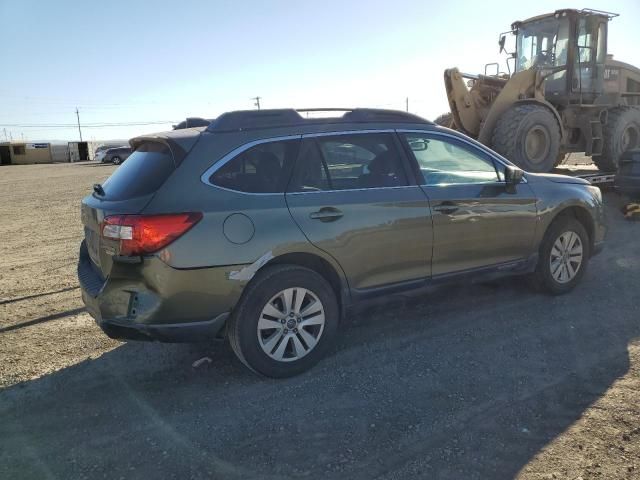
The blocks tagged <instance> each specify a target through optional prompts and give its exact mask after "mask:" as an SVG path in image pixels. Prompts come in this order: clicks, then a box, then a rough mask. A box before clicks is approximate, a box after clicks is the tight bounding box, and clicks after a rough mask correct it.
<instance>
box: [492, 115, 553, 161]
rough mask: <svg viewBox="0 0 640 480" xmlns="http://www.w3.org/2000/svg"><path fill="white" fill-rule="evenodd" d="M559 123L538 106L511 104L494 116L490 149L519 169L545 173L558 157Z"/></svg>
mask: <svg viewBox="0 0 640 480" xmlns="http://www.w3.org/2000/svg"><path fill="white" fill-rule="evenodd" d="M560 139H561V135H560V125H559V124H558V121H557V120H556V117H555V115H554V114H553V112H551V111H550V110H549V109H548V108H547V107H545V106H542V105H532V104H522V105H517V104H516V105H514V106H512V107H511V108H510V109H509V110H507V111H506V112H505V113H503V114H502V116H501V117H500V118H499V119H498V122H497V123H496V126H495V128H494V129H493V135H492V139H491V144H492V148H493V149H494V150H495V151H497V152H498V153H500V154H501V155H503V156H504V157H506V158H508V159H509V160H511V161H512V162H513V163H515V164H516V165H518V166H519V167H520V168H522V169H523V170H526V171H528V172H534V173H546V172H550V171H551V170H553V168H554V167H555V165H556V162H557V160H558V157H559V156H560Z"/></svg>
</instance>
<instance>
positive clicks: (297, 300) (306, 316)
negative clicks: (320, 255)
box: [258, 287, 325, 362]
mask: <svg viewBox="0 0 640 480" xmlns="http://www.w3.org/2000/svg"><path fill="white" fill-rule="evenodd" d="M324 325H325V312H324V306H323V305H322V302H321V301H320V299H319V298H318V297H317V295H315V294H314V293H313V292H312V291H311V290H307V289H305V288H301V287H293V288H287V289H285V290H282V291H280V292H278V293H277V294H276V295H274V296H273V297H272V298H271V300H269V301H268V302H267V304H266V305H265V306H264V307H263V309H262V312H261V314H260V319H259V320H258V342H259V343H260V347H261V348H262V351H263V352H264V353H266V354H267V355H268V356H269V357H271V358H272V359H274V360H276V361H278V362H291V361H294V360H299V359H300V358H302V357H304V356H305V355H307V354H309V353H310V352H311V351H312V350H313V349H314V348H315V347H316V345H317V344H318V341H319V340H320V336H321V335H322V332H323V330H324Z"/></svg>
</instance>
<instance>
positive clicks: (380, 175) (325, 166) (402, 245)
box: [286, 132, 432, 293]
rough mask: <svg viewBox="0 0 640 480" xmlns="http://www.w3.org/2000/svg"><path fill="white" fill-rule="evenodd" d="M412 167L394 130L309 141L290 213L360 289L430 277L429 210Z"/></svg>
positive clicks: (294, 185) (292, 193)
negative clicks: (412, 180)
mask: <svg viewBox="0 0 640 480" xmlns="http://www.w3.org/2000/svg"><path fill="white" fill-rule="evenodd" d="M408 168H409V167H408V165H407V160H406V157H405V156H404V154H403V153H402V151H401V149H400V148H399V145H398V140H397V138H396V136H395V135H394V134H393V133H392V132H371V133H357V132H354V133H349V134H333V135H331V134H329V135H320V136H307V137H305V138H304V139H303V144H302V148H301V150H300V156H299V158H298V161H297V162H296V167H295V171H294V174H293V178H292V180H291V182H290V185H289V188H288V191H287V195H286V199H287V204H288V206H289V210H290V211H291V215H292V216H293V219H294V220H295V221H296V223H297V224H298V225H299V226H300V228H301V229H302V231H303V233H304V234H305V235H306V237H307V238H308V239H309V241H310V242H312V243H313V244H314V245H316V246H317V247H318V248H321V249H322V250H324V251H325V252H327V253H328V254H330V255H331V256H333V258H335V259H336V260H337V262H338V263H339V264H340V265H341V266H342V268H343V270H344V272H345V274H346V276H347V278H348V280H349V284H350V287H351V288H352V289H354V290H355V291H366V290H367V289H371V288H373V287H378V286H383V285H390V284H394V283H401V282H402V283H404V282H409V281H412V280H416V281H419V280H424V279H426V278H427V277H429V275H430V264H431V250H432V248H431V242H432V229H431V218H430V213H429V204H428V201H427V198H426V196H425V194H424V192H423V191H422V190H421V188H420V187H419V186H418V185H410V183H409V180H408V178H409V171H408ZM363 293H364V292H363Z"/></svg>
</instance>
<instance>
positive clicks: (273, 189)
mask: <svg viewBox="0 0 640 480" xmlns="http://www.w3.org/2000/svg"><path fill="white" fill-rule="evenodd" d="M299 143H300V142H299V141H298V140H282V141H275V142H268V143H262V144H260V145H256V146H255V147H252V148H250V149H248V150H246V151H244V152H243V153H241V154H239V155H238V156H237V157H235V158H233V159H232V160H230V161H229V162H227V163H226V164H225V165H223V166H222V167H221V168H219V169H218V170H216V171H215V172H214V173H213V175H211V177H210V178H209V181H210V182H211V183H212V184H213V185H217V186H219V187H223V188H228V189H230V190H237V191H239V192H247V193H278V192H284V189H285V187H286V184H287V181H288V180H289V172H290V171H291V165H292V164H293V161H294V159H295V157H296V155H297V151H298V145H299Z"/></svg>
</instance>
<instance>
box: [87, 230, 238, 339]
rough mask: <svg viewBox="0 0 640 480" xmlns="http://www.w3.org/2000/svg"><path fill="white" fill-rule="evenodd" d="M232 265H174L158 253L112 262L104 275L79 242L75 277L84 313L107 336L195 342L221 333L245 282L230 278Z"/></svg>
mask: <svg viewBox="0 0 640 480" xmlns="http://www.w3.org/2000/svg"><path fill="white" fill-rule="evenodd" d="M233 268H237V267H212V268H200V269H193V270H178V269H174V268H171V267H169V266H168V265H166V264H165V263H164V262H162V261H161V260H160V259H159V258H157V257H149V258H144V259H142V260H141V261H140V262H139V263H135V264H118V263H116V262H114V264H113V267H112V269H111V272H110V274H109V276H108V277H107V278H103V277H102V275H101V273H100V271H99V269H98V268H97V267H95V265H94V264H93V262H92V261H91V259H90V257H89V253H88V251H87V247H86V244H85V242H82V245H81V247H80V256H79V261H78V280H79V283H80V287H81V291H82V300H83V302H84V304H85V306H86V308H87V311H88V312H89V314H90V315H91V316H92V317H93V318H94V319H95V320H96V323H97V324H98V325H99V326H100V328H102V330H103V331H104V332H105V333H106V334H107V335H108V336H109V337H111V338H119V339H129V340H158V341H162V342H198V341H207V340H211V339H213V338H215V337H220V336H221V334H222V333H223V332H224V327H225V324H226V321H227V318H228V317H229V313H230V312H231V310H232V308H233V307H234V306H235V304H236V303H237V301H238V299H239V298H240V295H241V293H242V290H243V288H244V285H246V282H239V281H234V280H229V278H228V275H229V271H230V270H233Z"/></svg>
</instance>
